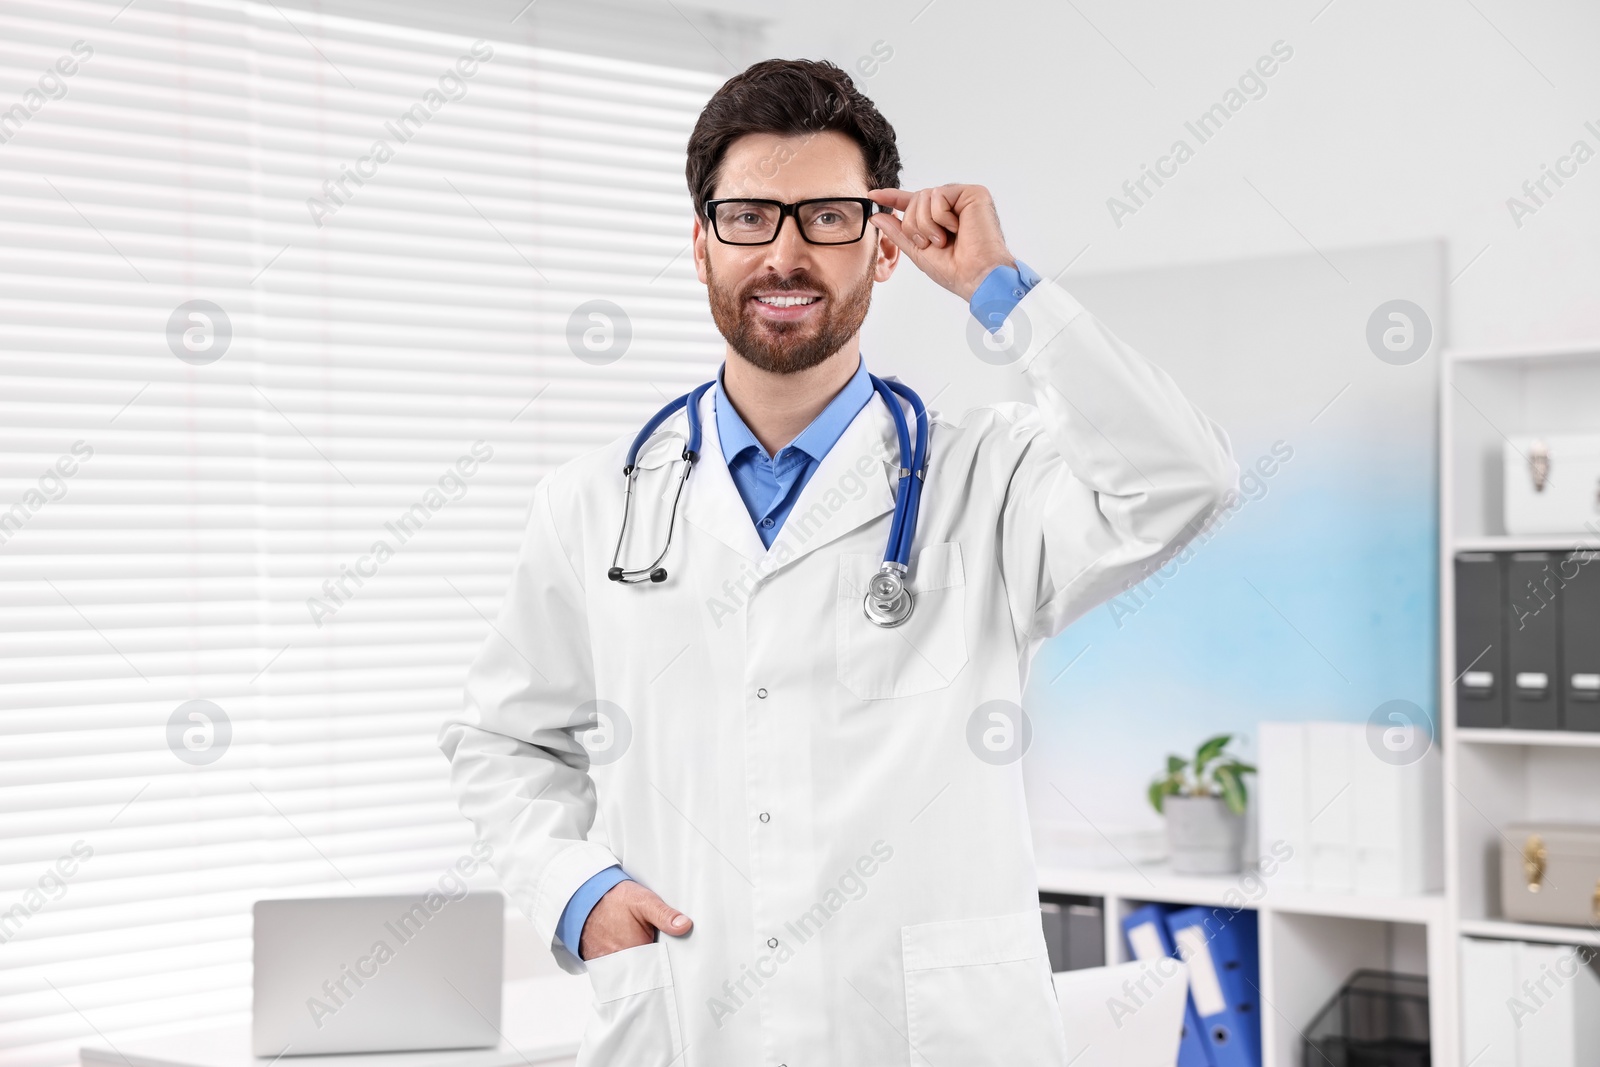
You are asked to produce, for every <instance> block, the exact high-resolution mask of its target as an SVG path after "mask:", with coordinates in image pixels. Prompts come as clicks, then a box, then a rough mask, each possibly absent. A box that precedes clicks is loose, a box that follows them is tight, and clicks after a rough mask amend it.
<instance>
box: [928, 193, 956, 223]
mask: <svg viewBox="0 0 1600 1067" xmlns="http://www.w3.org/2000/svg"><path fill="white" fill-rule="evenodd" d="M955 203H956V198H955V196H952V195H951V194H950V193H948V192H946V191H945V190H944V189H943V188H940V189H935V190H933V195H932V197H931V198H930V200H929V204H928V215H929V217H930V218H932V219H933V221H934V222H937V223H938V224H939V225H940V226H943V227H944V228H945V229H947V230H949V231H950V232H951V233H955V232H956V229H957V227H958V226H959V225H960V223H961V219H960V216H958V215H957V214H956V211H955Z"/></svg>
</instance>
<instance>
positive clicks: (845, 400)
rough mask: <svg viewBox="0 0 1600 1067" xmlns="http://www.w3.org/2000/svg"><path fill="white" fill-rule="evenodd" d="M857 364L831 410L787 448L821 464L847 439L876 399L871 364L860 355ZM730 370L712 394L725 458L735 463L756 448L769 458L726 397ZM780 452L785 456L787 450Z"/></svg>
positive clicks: (820, 414)
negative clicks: (847, 432) (725, 384)
mask: <svg viewBox="0 0 1600 1067" xmlns="http://www.w3.org/2000/svg"><path fill="white" fill-rule="evenodd" d="M856 360H857V362H856V372H855V374H853V375H851V377H850V380H849V381H848V382H846V383H845V385H844V388H843V389H841V390H839V392H838V394H837V395H835V396H834V398H833V399H832V400H830V401H828V406H827V407H825V408H823V409H822V410H821V411H820V412H818V413H817V417H816V418H814V419H812V420H811V423H810V425H808V426H807V427H806V428H805V429H804V430H801V431H800V433H799V434H798V435H797V436H796V437H795V439H794V440H793V441H790V442H789V443H788V444H787V445H785V446H784V448H793V449H797V450H799V451H801V452H804V453H805V454H806V455H808V456H810V457H811V458H812V459H813V460H820V459H821V458H822V457H823V456H825V455H827V454H828V450H829V449H830V448H832V447H833V446H834V444H835V443H836V442H837V441H838V440H839V438H840V437H841V436H843V435H844V431H845V430H846V429H847V428H848V427H849V425H850V423H851V422H852V421H854V419H855V417H856V415H858V414H859V413H860V411H861V409H862V408H864V407H866V406H867V402H868V401H869V400H871V399H872V394H873V392H874V387H873V384H872V378H871V377H870V376H869V375H868V373H867V361H866V360H865V359H862V358H861V357H860V356H859V355H858V356H857V357H856ZM726 368H727V364H726V363H724V364H723V365H722V366H721V367H718V368H717V384H716V386H715V388H713V389H712V390H711V395H712V407H713V409H714V410H715V412H716V419H717V437H718V439H719V440H720V441H721V442H722V458H723V460H724V461H725V462H727V463H732V462H733V461H734V460H735V459H736V458H737V457H739V456H740V455H742V454H743V453H744V451H745V449H747V448H754V449H755V450H756V451H757V452H758V453H760V454H761V455H763V456H765V455H766V454H767V452H766V449H764V448H762V447H761V442H760V441H758V440H756V435H755V434H753V433H751V432H750V427H749V426H747V425H745V421H744V419H742V418H740V416H739V413H738V412H737V411H735V410H734V407H733V404H732V402H730V401H728V400H727V398H726V395H725V394H724V393H723V388H722V375H723V371H724V370H725V369H726ZM778 451H779V452H780V453H781V452H782V451H784V449H779V450H778ZM768 458H771V457H768Z"/></svg>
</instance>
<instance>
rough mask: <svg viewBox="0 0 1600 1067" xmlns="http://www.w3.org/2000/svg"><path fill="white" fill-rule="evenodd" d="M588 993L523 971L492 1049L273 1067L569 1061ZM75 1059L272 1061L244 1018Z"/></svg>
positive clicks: (255, 1065)
mask: <svg viewBox="0 0 1600 1067" xmlns="http://www.w3.org/2000/svg"><path fill="white" fill-rule="evenodd" d="M592 999H593V995H592V993H591V991H590V986H589V979H588V977H587V976H585V975H581V974H579V975H568V974H561V975H555V976H551V977H544V978H523V979H519V980H517V981H514V982H507V983H506V985H505V994H504V997H503V998H502V1007H501V1011H500V1032H501V1041H500V1044H499V1046H498V1047H496V1048H480V1049H440V1050H437V1051H433V1052H366V1053H355V1054H345V1055H339V1056H286V1057H283V1058H282V1059H280V1060H278V1062H277V1067H514V1065H515V1067H520V1065H521V1064H525V1063H539V1064H545V1065H547V1067H572V1065H573V1064H574V1062H575V1060H574V1059H573V1057H575V1056H576V1055H577V1052H578V1042H579V1040H580V1039H581V1038H582V1037H583V1028H584V1026H585V1025H586V1024H587V1023H588V1021H589V1009H590V1003H591V1001H592ZM78 1060H79V1062H80V1063H81V1064H82V1067H267V1065H268V1064H270V1063H272V1062H273V1061H272V1059H271V1058H270V1057H260V1058H257V1057H255V1056H252V1055H250V1025H249V1024H248V1023H240V1024H236V1025H234V1026H221V1027H211V1028H208V1029H200V1030H192V1031H190V1032H188V1033H184V1034H174V1035H171V1036H168V1037H159V1038H150V1039H147V1040H143V1041H118V1042H117V1047H116V1048H114V1049H113V1048H111V1047H109V1046H101V1045H85V1046H84V1047H82V1048H80V1049H79V1050H78Z"/></svg>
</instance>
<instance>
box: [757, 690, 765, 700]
mask: <svg viewBox="0 0 1600 1067" xmlns="http://www.w3.org/2000/svg"><path fill="white" fill-rule="evenodd" d="M756 696H758V697H760V698H761V699H762V700H765V699H767V691H766V690H765V689H757V690H756Z"/></svg>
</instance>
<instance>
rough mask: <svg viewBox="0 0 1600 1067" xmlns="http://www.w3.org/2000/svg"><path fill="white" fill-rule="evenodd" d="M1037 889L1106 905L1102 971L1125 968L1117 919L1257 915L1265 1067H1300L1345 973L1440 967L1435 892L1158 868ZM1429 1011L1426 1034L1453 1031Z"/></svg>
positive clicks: (1046, 878) (1065, 878)
mask: <svg viewBox="0 0 1600 1067" xmlns="http://www.w3.org/2000/svg"><path fill="white" fill-rule="evenodd" d="M1039 882H1040V888H1041V889H1042V890H1044V891H1045V892H1051V893H1073V894H1078V895H1082V896H1091V897H1099V898H1102V899H1103V900H1104V902H1105V903H1104V907H1105V912H1104V914H1105V933H1106V962H1107V963H1122V962H1124V961H1126V959H1127V952H1126V950H1125V947H1124V945H1123V943H1122V919H1123V917H1124V916H1125V915H1127V914H1129V913H1130V912H1132V911H1133V910H1135V909H1136V908H1138V907H1140V906H1141V905H1144V904H1149V903H1165V904H1199V905H1204V906H1208V907H1217V908H1238V907H1241V906H1242V907H1246V908H1249V909H1251V910H1253V911H1255V912H1256V914H1257V919H1258V922H1259V928H1260V933H1261V974H1260V978H1261V999H1262V1002H1263V1004H1262V1011H1261V1047H1262V1059H1263V1061H1264V1067H1300V1064H1301V1062H1302V1060H1301V1044H1302V1034H1303V1032H1304V1030H1305V1028H1306V1026H1307V1025H1308V1024H1309V1023H1310V1022H1311V1020H1312V1019H1313V1018H1314V1017H1315V1016H1316V1014H1317V1012H1318V1011H1320V1010H1321V1009H1322V1007H1323V1005H1324V1004H1326V1003H1327V1002H1328V1000H1329V999H1330V998H1331V997H1332V996H1333V994H1334V993H1335V992H1337V991H1338V989H1339V987H1340V986H1341V985H1343V984H1344V982H1345V980H1346V979H1347V978H1349V977H1350V973H1351V972H1352V971H1355V970H1357V969H1359V968H1362V967H1374V968H1379V969H1382V970H1395V971H1402V972H1405V973H1408V974H1427V975H1429V976H1430V978H1431V977H1432V976H1433V975H1434V974H1436V973H1438V972H1439V971H1440V970H1441V968H1442V967H1443V966H1444V965H1445V961H1444V960H1443V959H1441V958H1440V953H1441V951H1442V950H1443V948H1444V947H1445V946H1446V944H1447V943H1448V940H1449V933H1448V923H1447V918H1448V916H1447V913H1446V906H1445V898H1444V896H1443V895H1442V894H1433V895H1429V896H1416V897H1372V896H1357V895H1354V894H1348V893H1315V892H1309V891H1306V890H1298V889H1289V888H1285V887H1283V886H1278V885H1274V884H1273V881H1272V878H1271V877H1268V876H1264V875H1260V874H1257V875H1255V876H1254V878H1251V877H1250V876H1247V875H1238V874H1236V875H1227V876H1218V877H1206V878H1200V877H1186V876H1181V875H1174V874H1172V873H1170V872H1168V871H1167V870H1166V868H1165V867H1164V866H1162V865H1158V864H1141V865H1138V866H1137V867H1135V866H1132V865H1125V866H1123V867H1120V868H1115V869H1105V870H1099V869H1086V868H1049V867H1041V869H1040V871H1039ZM1429 1007H1430V1010H1431V1011H1432V1013H1433V1018H1432V1019H1431V1020H1430V1021H1431V1025H1432V1028H1433V1029H1435V1030H1438V1029H1441V1028H1443V1027H1445V1026H1449V1025H1452V1023H1451V1022H1450V1021H1449V1020H1448V1019H1447V1018H1442V1017H1441V1005H1440V1004H1439V1003H1438V1002H1437V999H1436V998H1435V999H1430V1004H1429ZM1436 1047H1437V1046H1436ZM1434 1062H1435V1063H1438V1064H1445V1063H1449V1062H1452V1061H1449V1060H1444V1059H1438V1058H1436V1059H1435V1060H1434Z"/></svg>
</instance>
